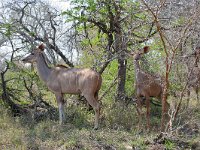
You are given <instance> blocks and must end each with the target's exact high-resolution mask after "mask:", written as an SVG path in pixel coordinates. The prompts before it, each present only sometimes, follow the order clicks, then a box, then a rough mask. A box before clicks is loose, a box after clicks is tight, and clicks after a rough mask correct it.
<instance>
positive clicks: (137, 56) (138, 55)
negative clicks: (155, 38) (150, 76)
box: [131, 46, 149, 60]
mask: <svg viewBox="0 0 200 150" xmlns="http://www.w3.org/2000/svg"><path fill="white" fill-rule="evenodd" d="M148 52H149V46H145V47H143V48H142V49H140V50H139V51H137V52H134V53H131V55H132V56H133V58H134V60H139V59H140V58H141V57H142V55H143V54H146V53H148Z"/></svg>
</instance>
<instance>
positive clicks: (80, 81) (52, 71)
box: [22, 44, 102, 129]
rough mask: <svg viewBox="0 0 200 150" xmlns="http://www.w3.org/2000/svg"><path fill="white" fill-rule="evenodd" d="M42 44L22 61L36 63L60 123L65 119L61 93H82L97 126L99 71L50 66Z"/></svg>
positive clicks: (100, 80) (96, 126)
mask: <svg viewBox="0 0 200 150" xmlns="http://www.w3.org/2000/svg"><path fill="white" fill-rule="evenodd" d="M44 48H45V47H44V45H43V44H41V45H39V47H38V48H36V49H35V50H34V51H32V53H31V54H30V55H28V56H27V57H26V58H24V59H23V60H22V61H23V62H29V63H34V62H36V64H37V71H38V74H39V77H40V79H41V80H42V81H44V83H45V84H46V86H47V87H48V89H49V90H51V91H52V92H53V93H54V94H55V96H56V100H57V104H58V108H59V121H60V124H62V123H63V121H64V120H65V114H64V98H63V94H82V95H83V96H84V97H85V98H86V99H87V101H88V103H89V104H90V105H91V106H92V107H93V109H94V111H95V125H94V129H97V128H98V122H99V115H100V104H99V102H98V92H99V90H100V88H101V83H102V78H101V75H100V74H99V73H97V72H96V71H94V70H91V69H78V68H66V67H64V66H62V65H58V66H56V67H53V68H50V67H49V66H48V65H47V63H46V60H45V58H46V56H45V53H44Z"/></svg>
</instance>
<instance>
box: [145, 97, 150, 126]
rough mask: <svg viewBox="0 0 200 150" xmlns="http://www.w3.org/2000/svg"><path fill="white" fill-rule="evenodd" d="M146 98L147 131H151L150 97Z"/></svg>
mask: <svg viewBox="0 0 200 150" xmlns="http://www.w3.org/2000/svg"><path fill="white" fill-rule="evenodd" d="M145 98H146V108H147V112H146V118H147V130H149V129H150V97H149V96H145Z"/></svg>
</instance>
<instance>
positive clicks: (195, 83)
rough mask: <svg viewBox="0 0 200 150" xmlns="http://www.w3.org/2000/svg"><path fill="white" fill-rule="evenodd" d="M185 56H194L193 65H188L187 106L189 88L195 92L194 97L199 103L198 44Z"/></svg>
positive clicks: (199, 71) (199, 54)
mask: <svg viewBox="0 0 200 150" xmlns="http://www.w3.org/2000/svg"><path fill="white" fill-rule="evenodd" d="M184 57H186V58H188V57H194V59H195V60H194V64H193V65H194V66H189V65H188V71H189V72H191V73H190V76H189V77H188V89H187V95H188V97H187V107H188V106H189V100H190V91H191V89H194V91H195V93H196V99H197V102H198V103H199V88H200V68H199V66H198V63H199V58H200V46H197V47H196V48H195V51H194V53H192V54H190V55H187V56H184Z"/></svg>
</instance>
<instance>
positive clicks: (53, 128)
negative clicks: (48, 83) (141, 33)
mask: <svg viewBox="0 0 200 150" xmlns="http://www.w3.org/2000/svg"><path fill="white" fill-rule="evenodd" d="M103 106H104V109H103V111H102V118H101V123H100V129H99V130H97V131H95V130H93V122H94V113H93V111H87V109H86V108H85V107H83V106H73V105H69V106H68V107H67V109H66V115H67V122H66V123H65V124H64V125H62V126H61V125H59V124H58V119H56V118H57V117H58V116H56V118H55V119H50V118H49V117H48V116H47V117H43V119H42V120H40V121H35V120H34V119H32V117H31V115H30V116H21V117H13V116H12V115H11V114H10V112H9V111H7V109H6V108H4V107H0V149H2V150H8V149H9V150H27V149H30V150H50V149H56V150H57V149H58V150H59V149H60V150H65V149H67V150H68V149H69V150H71V149H75V150H77V149H82V150H93V149H96V150H98V149H105V150H106V149H111V150H112V149H119V150H129V149H133V148H135V149H141V150H145V149H149V144H148V143H149V142H153V139H154V138H155V136H156V135H157V134H158V133H159V132H158V127H159V122H160V118H159V116H157V114H158V111H160V108H159V109H158V108H154V107H152V108H153V110H152V111H151V113H152V114H153V115H155V116H153V115H152V116H151V124H152V126H153V130H152V131H151V132H148V133H147V132H146V131H143V132H140V130H137V128H136V126H137V114H136V111H135V107H134V106H133V105H128V106H126V107H124V106H122V105H121V104H118V103H116V104H115V105H114V106H111V105H110V106H109V105H107V106H106V104H103ZM199 108H200V107H198V108H197V107H195V108H194V106H193V105H192V106H191V107H190V108H189V109H191V110H192V111H190V110H189V111H190V115H195V116H194V117H193V121H194V120H195V119H196V120H198V119H199V120H200V118H199V117H200V116H199V114H200V109H199ZM183 115H185V116H182V118H183V119H184V117H185V118H186V119H188V116H187V113H185V114H183ZM198 123H199V122H197V124H198ZM181 136H182V137H183V135H181ZM199 138H200V137H199V134H197V135H195V136H192V137H191V138H189V139H187V140H188V141H189V142H190V143H191V145H192V143H193V142H196V141H199ZM163 145H164V147H165V149H169V150H173V149H176V147H177V144H176V143H173V142H172V141H165V143H163Z"/></svg>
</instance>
